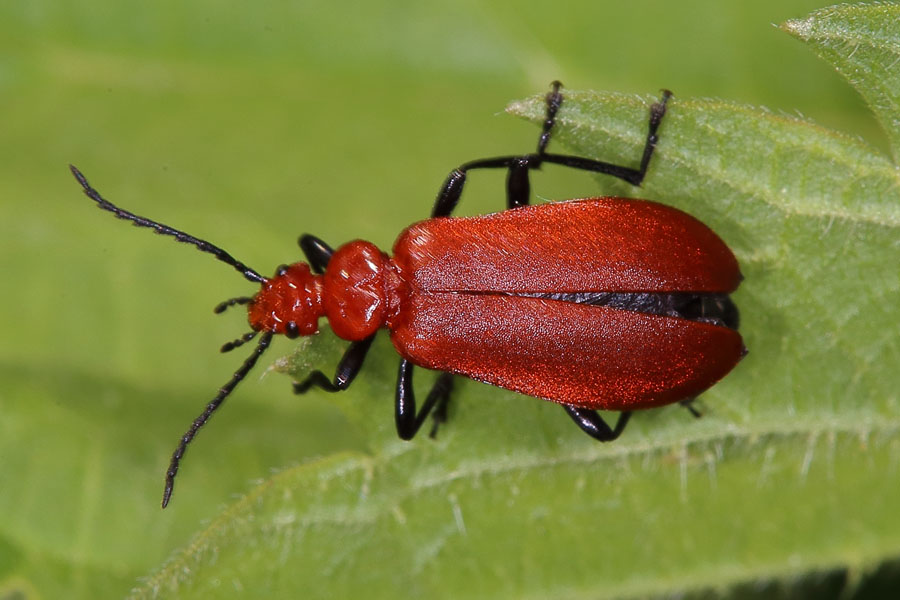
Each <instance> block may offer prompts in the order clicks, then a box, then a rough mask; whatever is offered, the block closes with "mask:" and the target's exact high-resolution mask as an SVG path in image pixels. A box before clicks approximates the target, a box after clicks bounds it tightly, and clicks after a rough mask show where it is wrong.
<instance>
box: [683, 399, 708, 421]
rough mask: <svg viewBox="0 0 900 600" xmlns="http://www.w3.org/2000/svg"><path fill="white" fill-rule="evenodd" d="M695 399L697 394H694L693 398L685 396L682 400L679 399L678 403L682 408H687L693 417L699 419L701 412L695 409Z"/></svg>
mask: <svg viewBox="0 0 900 600" xmlns="http://www.w3.org/2000/svg"><path fill="white" fill-rule="evenodd" d="M695 400H697V396H694V397H693V398H686V399H684V400H679V401H678V404H680V405H681V406H683V407H684V408H686V409H688V412H690V413H691V414H692V415H693V416H694V418H695V419H699V418H700V417H702V416H703V413H702V412H700V411H699V410H697V407H696V406H694V401H695Z"/></svg>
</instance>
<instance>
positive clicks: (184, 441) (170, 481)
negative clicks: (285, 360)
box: [162, 331, 274, 508]
mask: <svg viewBox="0 0 900 600" xmlns="http://www.w3.org/2000/svg"><path fill="white" fill-rule="evenodd" d="M273 335H274V334H273V333H272V332H271V331H267V332H265V333H263V334H262V336H260V338H259V342H258V343H257V344H256V349H255V350H254V351H253V353H252V354H251V355H250V356H248V357H247V360H245V361H244V364H242V365H241V368H239V369H238V370H237V371H235V372H234V375H232V377H231V379H229V380H228V383H226V384H225V385H223V386H222V387H221V388H220V389H219V393H218V394H216V397H215V398H213V399H212V401H211V402H210V403H209V404H207V405H206V409H205V410H204V411H203V412H202V413H201V414H200V416H199V417H197V418H196V419H194V422H193V423H191V426H190V428H189V429H188V430H187V431H186V432H185V434H184V435H183V436H181V440H180V441H179V442H178V447H176V448H175V452H173V453H172V461H171V462H170V463H169V469H168V470H167V471H166V488H165V490H164V491H163V499H162V507H163V508H165V507H166V506H168V504H169V499H170V498H171V497H172V488H173V487H174V485H175V475H176V474H177V473H178V466H179V464H180V463H181V459H182V457H183V456H184V453H185V450H187V446H188V444H190V443H191V440H193V439H194V436H196V435H197V432H198V431H199V430H200V428H201V427H203V425H205V424H206V422H207V421H208V420H209V418H210V417H211V416H212V414H213V413H214V412H216V410H217V409H218V408H219V407H220V406H221V405H222V403H223V402H224V401H225V398H227V397H228V395H229V394H231V392H232V391H234V388H235V387H236V386H237V384H239V383H240V382H241V380H243V379H244V378H245V377H246V376H247V373H249V372H250V370H251V369H252V368H253V366H254V365H255V364H256V361H257V360H259V357H260V356H262V354H263V352H265V351H266V348H268V347H269V343H270V342H271V341H272V336H273Z"/></svg>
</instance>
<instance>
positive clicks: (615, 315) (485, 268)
mask: <svg viewBox="0 0 900 600" xmlns="http://www.w3.org/2000/svg"><path fill="white" fill-rule="evenodd" d="M669 96H670V93H669V92H665V93H664V95H663V99H662V101H660V102H659V103H657V104H654V105H653V106H652V107H651V111H650V127H649V133H648V136H647V141H646V145H645V149H644V153H643V156H642V159H641V164H640V167H639V168H636V169H632V168H628V167H621V166H617V165H613V164H610V163H605V162H600V161H594V160H590V159H585V158H580V157H575V156H568V155H559V154H551V153H548V152H546V146H547V143H548V142H549V139H550V133H551V131H552V127H553V124H554V121H555V117H556V113H557V111H558V110H559V107H560V105H561V103H562V95H561V93H560V91H559V84H558V83H555V84H554V86H553V91H552V92H551V93H550V94H548V95H547V119H546V121H545V123H544V128H543V131H542V134H541V138H540V141H539V143H538V150H537V152H536V153H533V154H525V155H521V156H506V157H498V158H491V159H482V160H477V161H472V162H469V163H466V164H464V165H462V166H460V167H459V168H458V169H455V170H454V171H453V172H451V174H450V176H449V177H448V178H447V181H446V182H445V183H444V185H443V186H442V188H441V190H440V193H439V194H438V198H437V201H436V203H435V207H434V210H433V211H432V218H431V219H428V220H426V221H422V222H420V223H416V224H414V225H412V226H410V227H409V228H407V229H406V230H405V231H403V232H402V233H401V234H400V237H399V238H398V239H397V241H396V243H395V244H394V248H393V257H391V256H388V255H387V254H385V253H383V252H381V251H380V250H379V249H378V248H376V247H375V246H374V245H373V244H371V243H369V242H364V241H353V242H350V243H348V244H345V245H343V246H341V247H339V248H338V249H337V250H332V249H331V248H330V247H328V246H327V245H326V244H325V243H324V242H322V241H321V240H319V239H317V238H315V237H313V236H310V235H304V236H302V237H301V238H300V246H301V248H302V249H303V251H304V253H305V254H306V257H307V259H308V261H309V264H306V263H302V262H298V263H294V264H292V265H289V266H282V267H279V268H278V270H277V272H276V274H275V276H274V277H272V278H266V277H263V276H262V275H259V274H258V273H257V272H256V271H254V270H253V269H250V268H249V267H247V266H246V265H244V264H243V263H241V262H239V261H237V260H235V259H234V258H233V257H232V256H231V255H229V254H228V253H227V252H225V251H224V250H222V249H221V248H219V247H217V246H214V245H212V244H210V243H209V242H206V241H203V240H200V239H198V238H194V237H192V236H190V235H188V234H186V233H184V232H181V231H179V230H176V229H173V228H171V227H168V226H167V225H163V224H161V223H158V222H156V221H151V220H149V219H145V218H143V217H139V216H137V215H134V214H133V213H130V212H128V211H125V210H122V209H120V208H118V207H116V206H114V205H113V204H111V203H109V202H107V201H106V200H104V199H103V198H102V197H101V196H100V194H99V193H98V192H97V191H96V190H94V188H92V187H91V186H90V184H88V182H87V180H86V179H85V177H84V176H83V175H82V174H81V173H80V172H79V171H78V170H77V169H76V168H75V167H72V172H73V173H74V175H75V177H76V178H77V179H78V181H79V182H80V183H81V185H82V186H83V188H84V191H85V192H86V193H87V195H88V196H89V197H91V198H92V199H93V200H95V201H96V202H97V203H98V204H99V206H100V207H101V208H104V209H106V210H109V211H111V212H113V213H114V214H115V215H116V216H118V217H119V218H123V219H127V220H130V221H131V222H132V223H134V224H135V225H138V226H143V227H150V228H153V229H154V230H156V231H157V232H158V233H162V234H165V235H171V236H173V237H175V238H176V239H177V240H178V241H182V242H186V243H190V244H193V245H194V246H196V247H197V248H198V249H200V250H202V251H204V252H209V253H211V254H213V255H215V256H216V257H217V258H218V259H219V260H221V261H223V262H225V263H227V264H229V265H231V266H232V267H234V268H235V269H237V270H238V271H239V272H241V273H242V274H243V275H244V276H245V277H246V278H247V279H249V280H250V281H253V282H256V283H259V284H261V286H262V289H261V290H260V291H259V292H258V293H257V294H256V295H255V296H253V297H248V296H244V297H238V298H232V299H230V300H227V301H225V302H223V303H222V304H220V305H219V306H218V307H217V308H216V312H221V311H222V310H224V309H225V308H227V307H229V306H232V305H235V304H246V305H248V315H249V322H250V326H251V328H252V331H251V332H250V333H248V334H246V335H244V336H242V337H241V338H239V339H237V340H235V341H234V342H230V343H228V344H225V346H223V348H222V350H223V351H227V350H231V349H233V348H235V347H238V346H240V345H241V344H243V343H245V342H247V341H249V340H250V339H252V338H253V337H255V336H256V335H257V334H258V333H260V332H261V333H262V335H261V336H260V340H259V342H258V345H257V347H256V350H255V351H254V352H253V354H251V356H250V357H249V358H248V359H247V360H246V361H245V362H244V364H243V366H242V367H241V368H240V369H239V370H238V371H237V372H236V373H235V375H234V376H233V377H232V379H231V380H230V381H229V382H228V383H227V384H226V385H225V386H223V388H222V389H221V390H220V392H219V394H218V395H217V396H216V397H215V398H214V399H213V400H212V402H210V403H209V404H208V406H207V408H206V410H205V411H204V412H203V413H202V414H201V415H200V416H199V417H197V419H196V420H195V421H194V422H193V424H192V425H191V428H190V429H189V430H188V431H187V433H185V434H184V436H183V437H182V439H181V442H180V443H179V445H178V447H177V449H176V450H175V453H174V454H173V456H172V461H171V464H170V467H169V469H168V471H167V473H166V489H165V493H164V496H163V506H164V507H165V506H166V504H167V503H168V501H169V498H170V497H171V493H172V488H173V484H174V478H175V474H176V473H177V471H178V466H179V463H180V460H181V457H182V456H183V455H184V452H185V450H186V447H187V445H188V443H190V441H191V440H192V439H193V437H194V436H195V435H196V433H197V431H198V430H199V428H200V427H202V426H203V424H204V423H205V422H206V421H207V420H208V419H209V417H210V416H211V415H212V413H213V412H214V411H215V410H216V409H217V408H218V406H219V405H220V404H221V403H222V402H223V401H224V400H225V398H226V397H227V396H228V395H229V394H230V393H231V392H232V390H233V389H234V387H235V386H236V385H237V384H238V383H239V382H240V381H241V380H242V379H243V378H244V377H245V376H246V375H247V373H248V372H249V371H250V369H251V368H253V366H254V365H255V363H256V361H257V360H258V358H259V356H260V355H261V354H262V353H263V352H264V351H265V350H266V348H268V346H269V343H270V342H271V339H272V336H273V335H275V334H284V335H286V336H288V337H297V336H299V335H311V334H315V333H316V332H318V328H319V319H321V318H323V317H324V318H326V319H327V320H328V323H329V324H330V326H331V328H332V330H333V331H334V332H335V334H337V335H338V336H340V337H342V338H344V339H346V340H348V341H350V342H351V344H350V346H349V348H348V349H347V351H346V353H345V355H344V357H343V358H342V359H341V361H340V364H339V365H338V368H337V371H336V373H335V375H334V377H333V378H328V377H327V376H326V375H325V374H323V373H322V372H321V371H314V372H312V373H311V374H310V375H309V376H308V377H307V378H306V379H305V380H304V381H302V382H299V383H295V384H294V388H295V391H296V392H297V393H303V392H306V391H307V390H308V389H309V388H311V387H314V386H315V387H319V388H322V389H324V390H327V391H332V392H336V391H340V390H344V389H346V388H347V387H348V386H349V385H350V383H351V382H352V380H353V378H354V377H355V376H356V374H357V372H358V371H359V369H360V367H361V365H362V362H363V360H364V358H365V355H366V352H367V351H368V349H369V347H370V345H371V342H372V339H373V338H374V336H375V333H376V332H377V331H378V330H379V329H381V328H387V329H388V330H389V331H390V334H391V340H392V341H393V343H394V347H395V348H396V349H397V352H398V353H399V354H400V356H401V363H400V372H399V377H398V383H397V394H396V400H395V417H396V422H397V430H398V433H399V435H400V436H401V437H402V438H404V439H410V438H412V437H413V436H414V435H415V434H416V432H417V431H418V430H419V429H420V427H421V425H422V424H423V422H424V421H425V419H426V418H427V416H428V415H429V414H430V413H433V414H434V416H435V428H436V427H437V423H439V422H441V421H443V420H444V418H445V417H446V409H447V403H448V401H449V398H450V391H451V387H452V378H451V375H464V376H466V377H470V378H472V379H476V380H478V381H483V382H486V383H490V384H493V385H496V386H499V387H503V388H506V389H509V390H514V391H517V392H521V393H523V394H527V395H530V396H536V397H539V398H544V399H547V400H551V401H553V402H557V403H559V404H562V405H563V406H564V407H565V409H566V412H567V413H568V414H569V416H570V417H571V418H572V419H573V420H574V421H575V422H576V423H577V424H578V425H579V426H580V427H581V428H582V429H583V430H584V431H585V432H586V433H588V434H589V435H591V436H592V437H594V438H595V439H598V440H600V441H610V440H613V439H615V438H617V437H618V436H619V435H620V434H621V432H622V430H623V429H624V427H625V425H626V423H627V422H628V418H629V415H630V414H631V413H630V411H632V410H635V409H642V408H650V407H654V406H660V405H664V404H669V403H673V402H683V403H688V402H690V400H692V399H693V398H694V397H695V396H697V395H698V394H699V393H701V392H702V391H704V390H706V389H707V388H709V387H710V386H712V385H713V384H714V383H715V382H716V381H718V380H719V379H721V378H722V377H724V376H725V375H726V374H727V373H728V372H729V371H731V369H732V368H734V366H735V365H736V364H737V363H738V361H739V360H740V359H741V357H742V356H743V354H744V353H745V349H744V346H743V343H742V340H741V336H740V335H739V334H738V333H737V325H738V313H737V309H736V308H735V306H734V304H733V303H732V301H731V300H730V298H729V297H728V294H730V293H731V292H733V291H734V290H735V289H737V287H738V285H739V283H740V280H741V275H740V271H739V269H738V264H737V260H736V259H735V257H734V255H733V254H732V252H731V250H729V249H728V247H727V246H726V245H725V244H724V242H722V240H721V239H719V237H718V236H717V235H716V234H715V233H713V231H712V230H710V229H709V228H708V227H707V226H706V225H704V224H703V223H701V222H700V221H698V220H697V219H695V218H693V217H691V216H690V215H687V214H685V213H683V212H681V211H679V210H676V209H674V208H670V207H667V206H664V205H661V204H657V203H654V202H649V201H646V200H635V199H625V198H592V199H586V200H572V201H567V202H556V203H549V204H542V205H538V206H528V202H529V195H530V185H529V180H528V175H529V171H530V170H533V169H535V168H538V167H540V166H541V165H542V164H543V163H554V164H561V165H565V166H569V167H573V168H578V169H585V170H590V171H595V172H599V173H605V174H609V175H613V176H615V177H619V178H621V179H624V180H626V181H628V182H630V183H632V184H635V185H637V184H639V183H640V182H641V181H642V180H643V177H644V175H645V173H646V171H647V166H648V164H649V161H650V157H651V155H652V153H653V150H654V148H655V146H656V142H657V135H656V131H657V128H658V126H659V124H660V121H661V120H662V117H663V115H664V114H665V109H666V102H667V101H668V99H669ZM481 168H503V169H507V170H508V178H507V207H508V210H506V211H504V212H500V213H496V214H491V215H486V216H480V217H470V218H455V217H450V216H449V215H450V213H451V212H452V211H453V209H454V208H455V206H456V204H457V202H458V200H459V198H460V194H461V192H462V189H463V184H464V183H465V179H466V173H467V172H468V171H470V170H472V169H481ZM413 365H417V366H421V367H425V368H428V369H435V370H439V371H443V372H444V373H443V374H442V375H441V376H440V377H439V378H438V380H437V382H436V383H435V385H434V387H433V388H432V390H431V393H429V395H428V398H427V399H426V401H425V403H424V405H423V406H422V408H421V410H419V411H417V410H416V402H415V398H414V397H413V391H412V366H413ZM596 409H602V410H615V411H622V412H621V414H620V416H619V419H618V422H617V423H616V425H615V427H610V426H609V425H607V424H606V422H605V421H604V420H603V419H602V418H601V417H600V416H599V415H598V414H597V413H596V412H595V411H596ZM434 431H435V429H432V435H433V434H434Z"/></svg>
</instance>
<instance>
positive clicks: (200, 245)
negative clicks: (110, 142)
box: [69, 165, 268, 283]
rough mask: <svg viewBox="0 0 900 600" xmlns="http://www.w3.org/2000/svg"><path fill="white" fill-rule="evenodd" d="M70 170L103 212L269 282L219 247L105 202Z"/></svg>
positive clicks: (256, 279)
mask: <svg viewBox="0 0 900 600" xmlns="http://www.w3.org/2000/svg"><path fill="white" fill-rule="evenodd" d="M69 169H71V171H72V175H74V176H75V179H77V180H78V183H80V184H81V187H82V188H84V193H85V194H86V195H87V197H88V198H90V199H91V200H93V201H94V202H96V203H97V206H99V207H100V208H102V209H103V210H108V211H109V212H111V213H113V214H114V215H116V217H118V218H119V219H125V220H126V221H131V222H132V224H134V225H135V226H136V227H148V228H150V229H153V230H154V231H155V232H156V233H158V234H160V235H169V236H172V237H173V238H175V239H176V240H177V241H179V242H184V243H185V244H193V245H194V246H195V247H196V248H197V249H198V250H200V251H201V252H208V253H209V254H212V255H213V256H215V257H216V258H218V259H219V260H220V261H222V262H223V263H225V264H227V265H231V266H232V267H234V268H235V269H236V270H237V271H238V272H239V273H241V275H243V276H244V277H245V278H247V279H248V280H249V281H252V282H253V283H265V282H266V281H268V280H267V279H266V278H265V277H263V276H262V275H260V274H259V273H257V272H256V271H254V270H253V269H251V268H250V267H248V266H247V265H245V264H244V263H242V262H241V261H239V260H237V259H236V258H234V257H233V256H231V255H230V254H228V253H227V252H225V250H223V249H221V248H219V247H218V246H216V245H214V244H211V243H209V242H207V241H206V240H201V239H200V238H195V237H194V236H192V235H190V234H187V233H185V232H183V231H179V230H178V229H175V228H174V227H169V226H168V225H164V224H162V223H159V222H157V221H152V220H150V219H147V218H145V217H141V216H138V215H136V214H134V213H131V212H128V211H127V210H124V209H122V208H119V207H118V206H116V205H115V204H113V203H112V202H109V201H107V200H105V199H104V198H103V197H102V196H101V195H100V192H98V191H97V190H95V189H94V188H92V187H91V184H90V183H88V180H87V178H86V177H85V176H84V175H83V174H82V173H81V171H79V170H78V168H77V167H75V165H69Z"/></svg>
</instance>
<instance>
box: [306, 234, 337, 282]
mask: <svg viewBox="0 0 900 600" xmlns="http://www.w3.org/2000/svg"><path fill="white" fill-rule="evenodd" d="M297 243H298V244H299V245H300V249H301V250H303V254H304V255H305V256H306V260H307V261H308V262H309V266H310V268H311V269H312V270H313V273H318V274H319V275H321V274H322V273H324V272H325V267H327V266H328V261H329V260H331V255H332V254H334V250H332V249H331V246H329V245H328V244H326V243H325V242H323V241H322V240H320V239H319V238H317V237H316V236H314V235H309V234H308V233H304V234H303V235H301V236H300V239H299V240H297Z"/></svg>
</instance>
